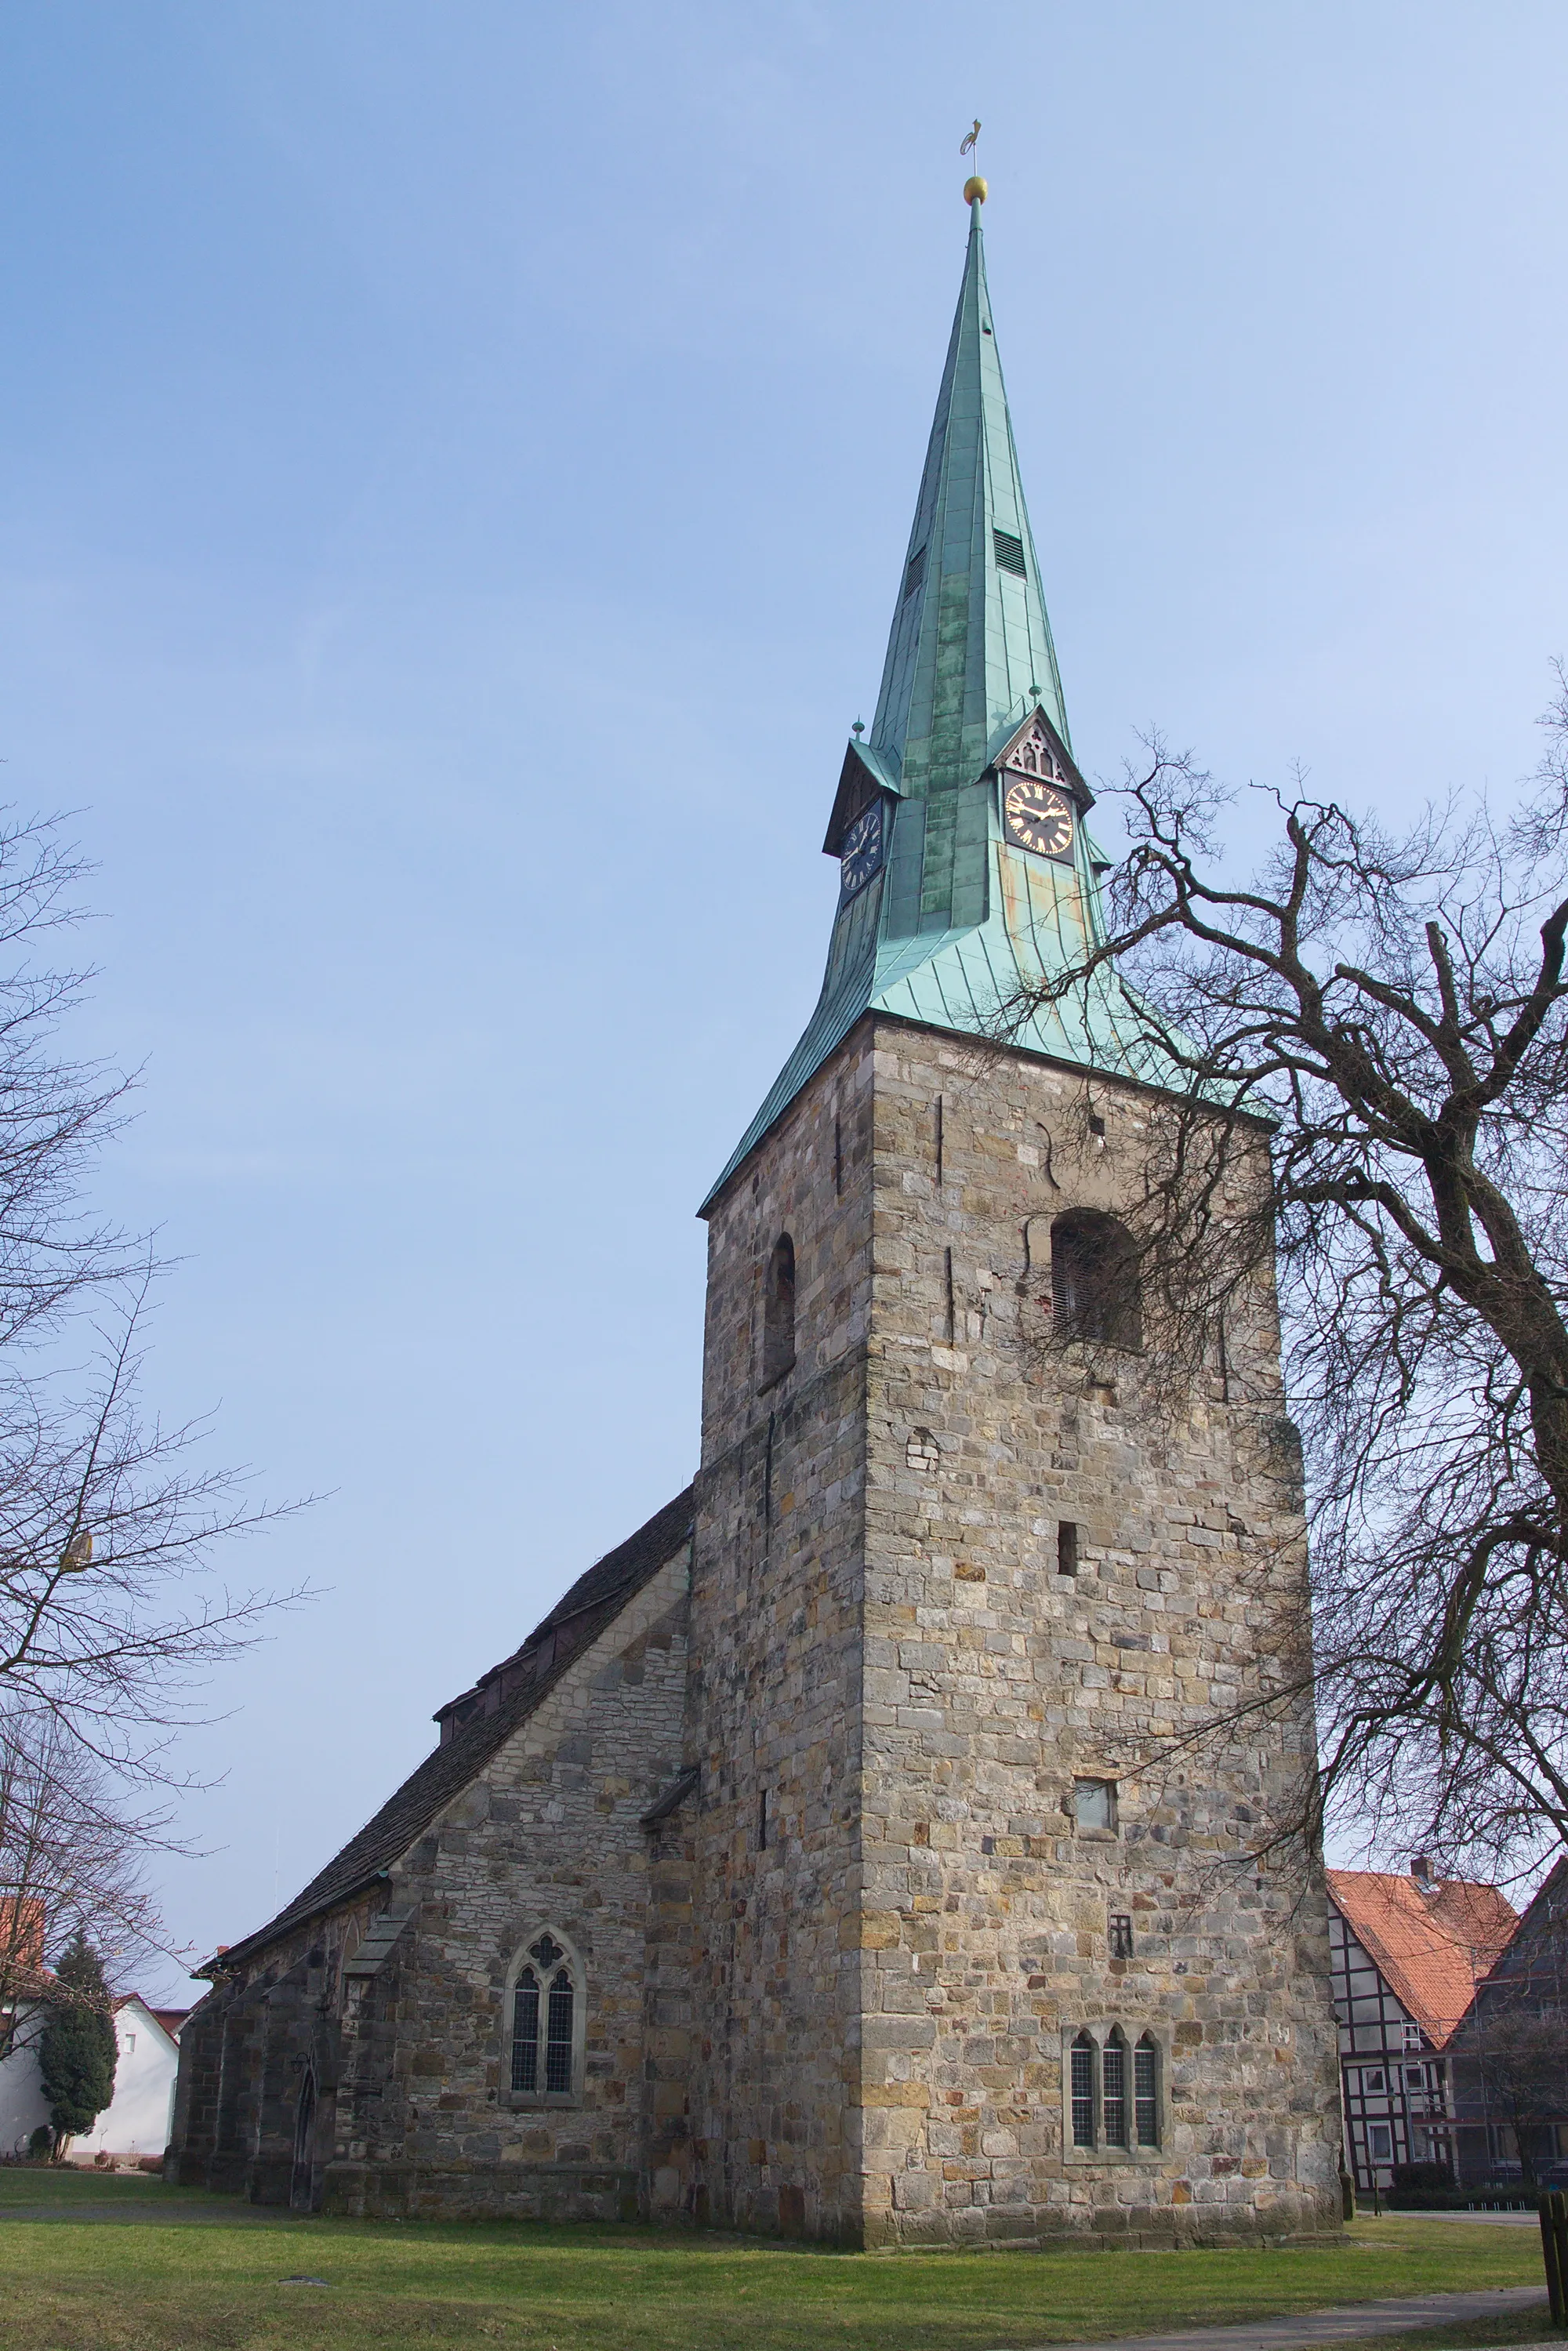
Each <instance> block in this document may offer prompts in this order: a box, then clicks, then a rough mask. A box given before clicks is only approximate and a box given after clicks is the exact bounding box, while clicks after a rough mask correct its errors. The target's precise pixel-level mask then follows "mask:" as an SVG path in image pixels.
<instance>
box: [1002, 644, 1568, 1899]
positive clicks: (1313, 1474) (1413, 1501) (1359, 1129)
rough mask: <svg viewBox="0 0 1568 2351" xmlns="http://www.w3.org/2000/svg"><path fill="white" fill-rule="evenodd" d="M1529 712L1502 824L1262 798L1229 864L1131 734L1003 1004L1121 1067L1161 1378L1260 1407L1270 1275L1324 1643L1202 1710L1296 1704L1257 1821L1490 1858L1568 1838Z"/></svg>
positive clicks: (1544, 1039)
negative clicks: (1269, 840)
mask: <svg viewBox="0 0 1568 2351" xmlns="http://www.w3.org/2000/svg"><path fill="white" fill-rule="evenodd" d="M1559 684H1560V686H1562V685H1563V681H1562V679H1561V677H1560V679H1559ZM1544 724H1545V726H1546V729H1547V751H1546V755H1545V757H1544V758H1543V760H1542V766H1541V768H1540V770H1539V771H1538V775H1537V777H1536V778H1535V782H1534V786H1533V788H1532V789H1531V791H1530V792H1529V794H1528V796H1527V797H1526V798H1525V799H1524V801H1523V803H1522V805H1521V808H1520V809H1519V810H1518V811H1517V812H1516V813H1515V814H1514V815H1512V816H1511V818H1509V819H1508V820H1505V821H1498V820H1494V818H1493V816H1492V814H1491V812H1490V810H1489V809H1488V808H1487V807H1486V806H1485V805H1484V804H1477V805H1470V806H1458V805H1453V806H1450V807H1448V809H1446V810H1437V811H1428V812H1427V815H1426V816H1425V817H1424V818H1423V819H1422V820H1421V821H1420V822H1419V823H1417V824H1416V826H1414V827H1413V828H1412V829H1410V830H1409V831H1406V832H1405V833H1403V834H1401V835H1399V836H1398V837H1395V836H1392V835H1390V834H1389V833H1388V832H1387V831H1385V829H1384V828H1382V827H1381V826H1380V825H1378V824H1377V823H1376V822H1375V820H1372V819H1370V818H1368V817H1365V816H1356V815H1354V814H1352V813H1350V812H1347V811H1346V810H1344V809H1343V808H1341V807H1339V806H1338V805H1336V804H1335V803H1333V802H1332V801H1328V800H1321V799H1313V798H1311V797H1309V796H1308V795H1307V794H1306V793H1305V792H1304V791H1301V790H1298V792H1297V793H1296V794H1295V795H1294V796H1293V797H1281V796H1279V795H1271V796H1269V802H1270V805H1271V807H1272V809H1273V810H1275V811H1276V812H1277V816H1278V820H1279V824H1280V832H1279V835H1278V838H1277V843H1276V846H1275V847H1274V848H1273V849H1272V851H1271V852H1270V853H1269V855H1268V856H1267V857H1266V859H1265V860H1264V862H1263V863H1262V865H1261V867H1260V870H1259V871H1258V872H1256V873H1254V874H1253V875H1251V876H1250V877H1238V876H1236V875H1234V874H1232V873H1231V872H1229V871H1228V867H1227V865H1226V862H1225V860H1224V858H1223V856H1222V854H1221V853H1220V851H1219V848H1218V834H1219V830H1220V826H1221V824H1222V822H1223V820H1224V816H1225V811H1226V810H1227V807H1228V805H1229V803H1230V799H1231V796H1230V795H1228V794H1227V793H1224V792H1221V791H1219V790H1218V789H1216V788H1215V786H1214V785H1213V783H1212V781H1211V779H1210V778H1208V777H1207V775H1205V774H1204V773H1203V772H1201V770H1200V769H1199V768H1197V765H1196V764H1195V762H1194V761H1193V759H1192V758H1190V757H1189V756H1176V755H1173V754H1172V753H1171V752H1170V751H1169V750H1168V749H1167V748H1166V747H1165V745H1164V744H1162V743H1161V742H1159V741H1158V740H1157V739H1156V740H1154V741H1152V742H1151V744H1150V758H1149V760H1148V762H1147V765H1146V767H1145V768H1143V769H1142V771H1138V770H1134V769H1129V771H1128V775H1127V778H1126V784H1125V788H1124V792H1123V793H1122V795H1121V798H1122V801H1123V806H1124V810H1125V812H1126V816H1127V821H1128V831H1129V834H1130V837H1131V848H1130V852H1129V854H1128V855H1127V857H1126V858H1125V860H1124V862H1123V863H1122V864H1121V866H1120V867H1119V869H1118V870H1117V872H1116V873H1115V876H1114V879H1113V883H1112V885H1111V891H1110V914H1111V921H1110V926H1109V935H1108V936H1106V937H1105V938H1104V939H1103V940H1102V941H1099V942H1097V943H1093V944H1092V945H1091V946H1088V947H1087V948H1086V950H1085V952H1084V955H1083V956H1082V960H1081V961H1080V962H1079V964H1078V965H1077V966H1076V967H1075V968H1074V969H1072V970H1071V971H1070V972H1069V973H1067V974H1066V975H1065V976H1063V977H1061V978H1060V979H1056V980H1053V981H1051V982H1050V983H1042V984H1038V985H1034V986H1030V987H1022V988H1021V989H1020V991H1019V995H1018V996H1017V998H1015V999H1014V1000H1013V1001H1011V1002H1009V1004H1007V1005H1006V1006H1004V1007H1002V1008H1001V1009H1000V1011H999V1013H998V1019H997V1022H996V1031H997V1034H998V1037H999V1038H1001V1039H1009V1038H1013V1037H1017V1036H1019V1034H1020V1033H1022V1032H1023V1031H1024V1030H1025V1029H1027V1027H1028V1025H1029V1024H1030V1022H1032V1021H1034V1020H1036V1019H1040V1017H1041V1016H1042V1014H1043V1015H1047V1016H1049V1017H1062V1016H1070V1015H1071V1010H1072V1008H1073V1006H1074V1004H1075V1003H1076V1005H1077V1006H1078V1007H1079V1008H1082V1006H1083V1004H1084V1001H1085V1000H1086V999H1094V1000H1095V1008H1096V1010H1097V1012H1098V1014H1099V1016H1100V1017H1101V1018H1102V1019H1103V1018H1105V1017H1110V1018H1112V1019H1113V1020H1114V1021H1115V1024H1116V1026H1117V1029H1118V1030H1119V1033H1120V1034H1121V1036H1122V1037H1123V1039H1124V1040H1125V1045H1126V1052H1127V1055H1128V1058H1129V1061H1131V1063H1132V1064H1133V1066H1134V1067H1135V1068H1136V1069H1137V1070H1138V1071H1140V1072H1141V1074H1142V1075H1143V1076H1144V1078H1145V1080H1146V1081H1147V1084H1148V1087H1149V1090H1150V1091H1149V1093H1148V1096H1147V1119H1146V1124H1145V1135H1146V1148H1145V1156H1144V1162H1143V1165H1142V1167H1141V1170H1140V1175H1141V1182H1139V1181H1134V1190H1135V1191H1136V1192H1137V1193H1138V1195H1139V1196H1138V1198H1137V1200H1136V1201H1135V1204H1134V1207H1133V1208H1132V1210H1131V1212H1130V1213H1129V1216H1128V1219H1127V1223H1128V1228H1129V1229H1130V1231H1131V1233H1132V1236H1133V1240H1134V1260H1135V1263H1134V1270H1135V1276H1136V1280H1137V1281H1138V1283H1139V1285H1140V1287H1141V1290H1142V1294H1143V1296H1144V1298H1145V1301H1146V1316H1145V1320H1146V1324H1147V1327H1146V1329H1145V1332H1144V1334H1143V1342H1144V1344H1145V1347H1146V1349H1147V1350H1148V1351H1149V1353H1151V1354H1152V1355H1153V1356H1154V1357H1155V1358H1156V1359H1160V1358H1162V1357H1163V1358H1164V1359H1166V1360H1165V1364H1164V1369H1165V1370H1166V1371H1168V1372H1169V1373H1173V1374H1180V1378H1179V1380H1175V1379H1173V1380H1171V1381H1169V1382H1168V1384H1169V1386H1170V1387H1171V1388H1172V1389H1176V1388H1180V1389H1182V1390H1183V1391H1184V1392H1185V1393H1187V1394H1190V1393H1191V1392H1192V1388H1193V1385H1194V1384H1197V1386H1198V1387H1199V1389H1200V1390H1202V1392H1204V1393H1206V1394H1208V1395H1217V1396H1222V1397H1223V1398H1224V1400H1225V1401H1226V1402H1227V1403H1228V1405H1230V1407H1231V1408H1232V1409H1233V1410H1235V1411H1238V1412H1246V1411H1248V1410H1251V1411H1253V1412H1255V1413H1258V1414H1260V1415H1277V1414H1278V1412H1279V1410H1280V1405H1279V1401H1278V1398H1277V1395H1274V1394H1273V1393H1271V1392H1270V1390H1269V1389H1268V1384H1267V1382H1266V1381H1264V1382H1258V1381H1255V1380H1249V1375H1248V1371H1247V1367H1246V1365H1245V1364H1244V1363H1243V1364H1240V1365H1239V1364H1238V1362H1237V1360H1236V1356H1235V1353H1234V1352H1233V1351H1231V1350H1230V1349H1228V1334H1229V1332H1230V1331H1231V1330H1232V1329H1233V1328H1234V1327H1235V1326H1236V1325H1237V1324H1238V1323H1244V1322H1246V1320H1247V1316H1248V1311H1249V1300H1252V1299H1255V1297H1256V1294H1257V1292H1258V1290H1259V1289H1260V1286H1262V1287H1266V1286H1267V1285H1268V1284H1269V1282H1270V1280H1272V1279H1273V1278H1274V1269H1275V1268H1276V1267H1277V1277H1278V1287H1279V1297H1280V1304H1281V1313H1282V1320H1283V1330H1284V1340H1285V1359H1284V1360H1285V1372H1286V1382H1287V1390H1288V1395H1289V1398H1290V1408H1291V1414H1292V1416H1293V1417H1294V1420H1295V1422H1296V1423H1297V1425H1298V1426H1299V1427H1300V1431H1301V1437H1302V1440H1303V1444H1304V1457H1305V1466H1306V1470H1307V1475H1308V1493H1309V1497H1310V1512H1311V1537H1312V1561H1313V1582H1314V1615H1315V1632H1314V1635H1313V1641H1314V1642H1315V1648H1314V1646H1312V1644H1310V1643H1309V1641H1308V1638H1307V1628H1306V1627H1305V1626H1301V1627H1299V1628H1297V1632H1298V1637H1296V1638H1295V1639H1294V1640H1286V1641H1284V1642H1283V1643H1282V1644H1281V1650H1280V1655H1279V1657H1278V1661H1277V1664H1276V1667H1275V1669H1274V1670H1273V1671H1272V1673H1271V1674H1270V1676H1269V1677H1267V1678H1266V1679H1264V1680H1262V1681H1260V1683H1259V1684H1258V1686H1257V1687H1254V1688H1253V1689H1251V1690H1249V1692H1248V1693H1246V1694H1245V1696H1244V1697H1243V1698H1240V1699H1239V1702H1238V1706H1237V1708H1236V1709H1235V1710H1234V1711H1233V1712H1232V1713H1231V1714H1230V1715H1229V1716H1228V1717H1227V1719H1226V1721H1225V1722H1224V1723H1223V1724H1222V1723H1218V1722H1216V1723H1214V1724H1211V1725H1210V1726H1208V1729H1209V1730H1210V1731H1213V1732H1214V1733H1216V1734H1217V1735H1218V1733H1219V1732H1221V1731H1224V1730H1227V1729H1228V1730H1229V1731H1231V1732H1237V1731H1239V1729H1241V1728H1242V1727H1243V1726H1244V1723H1245V1720H1246V1719H1247V1717H1248V1716H1249V1714H1250V1713H1252V1712H1254V1711H1255V1710H1257V1709H1260V1708H1261V1709H1268V1708H1271V1707H1280V1708H1290V1707H1292V1706H1295V1705H1299V1704H1300V1702H1301V1698H1302V1696H1303V1694H1304V1693H1305V1692H1307V1691H1309V1690H1310V1691H1311V1692H1312V1694H1313V1696H1314V1698H1315V1701H1316V1704H1317V1708H1318V1716H1319V1723H1320V1730H1321V1735H1322V1776H1321V1779H1320V1780H1319V1781H1317V1782H1314V1783H1313V1785H1312V1786H1311V1787H1310V1788H1305V1789H1303V1792H1302V1802H1301V1813H1300V1816H1299V1818H1297V1819H1295V1820H1293V1821H1291V1822H1289V1823H1273V1824H1272V1825H1271V1827H1270V1832H1269V1834H1270V1835H1275V1834H1306V1835H1308V1836H1311V1837H1312V1838H1314V1839H1315V1838H1317V1837H1318V1836H1319V1835H1321V1834H1322V1828H1323V1825H1324V1817H1325V1813H1339V1814H1340V1815H1342V1816H1343V1817H1347V1818H1349V1819H1352V1820H1354V1821H1356V1822H1358V1823H1362V1824H1365V1823H1370V1835H1371V1838H1372V1839H1373V1841H1375V1840H1376V1839H1377V1837H1378V1836H1379V1835H1381V1836H1382V1838H1383V1839H1384V1841H1385V1844H1397V1845H1399V1846H1401V1847H1408V1846H1410V1845H1416V1846H1419V1847H1422V1848H1426V1849H1430V1850H1435V1851H1437V1852H1441V1853H1444V1854H1445V1855H1448V1857H1449V1858H1450V1859H1452V1860H1462V1859H1469V1860H1470V1861H1472V1862H1473V1861H1475V1860H1479V1859H1484V1860H1485V1861H1487V1862H1488V1863H1489V1864H1490V1865H1491V1866H1493V1867H1496V1868H1506V1867H1508V1866H1510V1865H1512V1866H1513V1867H1515V1868H1522V1867H1529V1866H1531V1865H1532V1864H1533V1862H1534V1861H1535V1859H1536V1858H1537V1857H1538V1856H1539V1855H1540V1853H1541V1851H1542V1848H1543V1846H1545V1845H1546V1844H1557V1843H1559V1842H1561V1841H1563V1839H1565V1838H1568V1581H1565V1579H1568V977H1565V973H1564V941H1565V935H1568V868H1565V860H1564V851H1565V846H1568V688H1565V689H1564V690H1563V691H1562V692H1560V694H1559V696H1558V699H1557V701H1556V703H1555V705H1554V706H1553V708H1552V711H1551V712H1550V713H1549V714H1548V716H1547V718H1546V720H1545V721H1544ZM1087 1102H1088V1095H1087V1091H1086V1105H1087ZM1077 1337H1078V1334H1077V1333H1075V1332H1072V1331H1071V1329H1067V1328H1061V1329H1058V1331H1057V1332H1056V1333H1055V1336H1054V1341H1053V1342H1052V1343H1056V1344H1067V1343H1075V1342H1076V1340H1077ZM1260 1841H1261V1842H1265V1843H1266V1842H1267V1841H1268V1839H1267V1838H1263V1839H1261V1840H1260Z"/></svg>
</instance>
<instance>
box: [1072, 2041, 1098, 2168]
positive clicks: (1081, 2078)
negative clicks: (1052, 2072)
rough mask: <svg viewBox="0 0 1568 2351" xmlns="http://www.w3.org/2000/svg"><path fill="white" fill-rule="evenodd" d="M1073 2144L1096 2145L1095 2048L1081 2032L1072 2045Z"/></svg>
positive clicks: (1077, 2145)
mask: <svg viewBox="0 0 1568 2351" xmlns="http://www.w3.org/2000/svg"><path fill="white" fill-rule="evenodd" d="M1094 2058H1095V2048H1094V2043H1092V2041H1091V2040H1090V2038H1089V2035H1088V2034H1087V2033H1086V2032H1081V2033H1080V2034H1079V2036H1078V2038H1077V2040H1076V2041H1075V2042H1074V2043H1073V2044H1072V2049H1071V2061H1072V2144H1073V2146H1074V2147H1092V2146H1093V2144H1094Z"/></svg>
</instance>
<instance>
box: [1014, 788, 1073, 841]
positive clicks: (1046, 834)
mask: <svg viewBox="0 0 1568 2351" xmlns="http://www.w3.org/2000/svg"><path fill="white" fill-rule="evenodd" d="M1002 812H1003V814H1004V816H1005V817H1006V819H1007V826H1008V831H1009V832H1010V833H1011V835H1012V837H1013V839H1014V840H1015V841H1018V842H1019V845H1020V847H1022V848H1024V849H1032V850H1034V851H1036V852H1037V853H1038V854H1039V855H1040V856H1041V857H1071V854H1072V808H1071V802H1070V801H1068V800H1066V799H1063V797H1062V795H1061V793H1060V792H1059V791H1058V790H1057V789H1056V787H1055V785H1054V784H1046V783H1041V782H1040V778H1038V777H1036V776H1009V778H1007V789H1006V790H1005V792H1004V793H1003V795H1002Z"/></svg>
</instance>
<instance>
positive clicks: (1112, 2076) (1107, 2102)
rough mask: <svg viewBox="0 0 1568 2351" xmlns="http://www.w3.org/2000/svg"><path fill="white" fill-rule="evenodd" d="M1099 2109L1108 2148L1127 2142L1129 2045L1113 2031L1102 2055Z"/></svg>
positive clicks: (1121, 2145)
mask: <svg viewBox="0 0 1568 2351" xmlns="http://www.w3.org/2000/svg"><path fill="white" fill-rule="evenodd" d="M1100 2078H1101V2083H1102V2085H1103V2086H1102V2089H1101V2093H1100V2111H1101V2114H1102V2116H1103V2118H1104V2128H1105V2144H1106V2146H1107V2147H1125V2146H1126V2144H1127V2044H1126V2043H1125V2042H1124V2040H1123V2038H1122V2036H1121V2034H1120V2033H1119V2032H1113V2034H1112V2035H1111V2038H1110V2040H1109V2041H1107V2043H1105V2046H1104V2049H1103V2051H1102V2053H1101V2057H1100Z"/></svg>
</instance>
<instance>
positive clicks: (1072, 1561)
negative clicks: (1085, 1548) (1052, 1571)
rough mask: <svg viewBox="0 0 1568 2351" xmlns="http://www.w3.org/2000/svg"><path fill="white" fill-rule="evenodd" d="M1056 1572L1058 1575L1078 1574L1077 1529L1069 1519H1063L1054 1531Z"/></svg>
mask: <svg viewBox="0 0 1568 2351" xmlns="http://www.w3.org/2000/svg"><path fill="white" fill-rule="evenodd" d="M1056 1572H1057V1573H1058V1575H1076V1574H1077V1573H1078V1529H1077V1527H1076V1526H1075V1525H1074V1524H1073V1522H1072V1520H1071V1519H1063V1520H1062V1521H1061V1525H1060V1526H1059V1527H1058V1528H1057V1530H1056Z"/></svg>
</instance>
